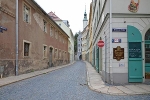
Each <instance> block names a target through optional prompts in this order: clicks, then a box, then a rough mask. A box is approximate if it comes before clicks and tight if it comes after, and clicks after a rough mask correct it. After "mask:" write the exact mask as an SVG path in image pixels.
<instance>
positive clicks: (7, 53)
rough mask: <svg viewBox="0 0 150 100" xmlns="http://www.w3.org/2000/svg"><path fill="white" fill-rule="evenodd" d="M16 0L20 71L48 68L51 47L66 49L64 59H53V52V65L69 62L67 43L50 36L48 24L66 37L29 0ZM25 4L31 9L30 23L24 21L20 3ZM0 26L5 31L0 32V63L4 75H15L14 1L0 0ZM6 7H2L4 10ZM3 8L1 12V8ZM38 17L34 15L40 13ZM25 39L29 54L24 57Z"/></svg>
mask: <svg viewBox="0 0 150 100" xmlns="http://www.w3.org/2000/svg"><path fill="white" fill-rule="evenodd" d="M18 1H19V33H18V34H19V46H18V47H19V54H18V55H19V61H18V62H19V74H23V73H28V72H32V71H35V70H41V69H45V68H48V67H49V65H48V63H49V55H50V53H49V51H50V47H52V48H53V50H54V49H58V50H59V49H60V50H61V51H64V52H66V54H67V55H66V58H65V59H64V58H58V57H57V58H55V57H54V51H53V54H52V55H53V57H52V62H53V66H58V65H63V64H66V63H68V60H69V58H67V57H68V42H66V43H63V42H62V41H60V40H59V38H58V39H56V38H55V37H51V36H50V25H53V26H54V27H55V28H56V29H57V30H59V31H60V32H61V34H60V35H61V37H62V38H64V40H65V41H68V37H67V36H66V35H64V34H65V33H63V31H61V30H60V28H59V27H58V26H57V25H55V23H54V22H53V21H51V20H50V19H49V18H48V17H47V16H46V15H45V14H44V13H43V12H42V11H41V10H40V9H39V8H38V7H37V5H36V4H35V3H33V2H32V1H31V0H26V1H25V0H18ZM24 3H26V4H27V5H28V6H29V7H30V10H31V23H26V22H24V21H23V4H24ZM0 7H1V8H0V26H4V27H6V28H7V29H8V30H7V31H4V32H3V33H0V66H4V72H3V76H4V77H7V76H11V75H15V56H16V42H15V41H16V38H15V37H16V35H15V34H16V31H15V0H1V1H0ZM4 8H5V10H3V9H4ZM2 10H3V11H2ZM37 15H39V16H40V18H37V17H39V16H37ZM43 19H44V20H46V21H47V32H44V31H43V28H42V27H43V26H42V25H43V24H42V22H43ZM24 41H28V42H30V45H31V49H30V54H29V56H28V57H24V55H23V54H24V48H23V46H24V45H23V44H24ZM44 45H46V46H47V50H46V51H47V55H46V57H43V46H44Z"/></svg>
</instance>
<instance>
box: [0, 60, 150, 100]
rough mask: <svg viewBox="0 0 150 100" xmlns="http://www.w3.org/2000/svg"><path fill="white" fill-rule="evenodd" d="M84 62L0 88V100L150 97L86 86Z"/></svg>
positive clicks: (146, 99) (130, 99)
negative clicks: (98, 89) (108, 93)
mask: <svg viewBox="0 0 150 100" xmlns="http://www.w3.org/2000/svg"><path fill="white" fill-rule="evenodd" d="M86 80H87V78H86V67H85V63H84V62H82V61H78V62H76V63H74V64H73V65H70V66H67V67H64V68H61V69H58V70H55V71H52V72H50V73H47V74H43V75H40V76H37V77H33V78H30V79H26V80H23V81H20V82H17V83H13V84H10V85H7V86H4V87H1V88H0V100H150V94H149V95H133V96H113V95H106V94H101V93H98V92H94V91H92V90H90V89H89V87H88V86H87V81H86Z"/></svg>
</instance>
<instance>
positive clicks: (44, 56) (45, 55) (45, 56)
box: [43, 44, 47, 58]
mask: <svg viewBox="0 0 150 100" xmlns="http://www.w3.org/2000/svg"><path fill="white" fill-rule="evenodd" d="M44 47H46V48H45V50H44ZM43 58H47V45H45V44H43Z"/></svg>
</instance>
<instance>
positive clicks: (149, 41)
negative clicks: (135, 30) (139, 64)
mask: <svg viewBox="0 0 150 100" xmlns="http://www.w3.org/2000/svg"><path fill="white" fill-rule="evenodd" d="M148 77H150V29H149V30H148V31H147V32H146V34H145V79H149V78H148Z"/></svg>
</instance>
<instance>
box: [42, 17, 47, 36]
mask: <svg viewBox="0 0 150 100" xmlns="http://www.w3.org/2000/svg"><path fill="white" fill-rule="evenodd" d="M43 31H44V32H46V33H47V22H46V20H44V19H43Z"/></svg>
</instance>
